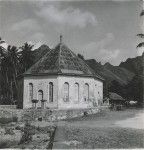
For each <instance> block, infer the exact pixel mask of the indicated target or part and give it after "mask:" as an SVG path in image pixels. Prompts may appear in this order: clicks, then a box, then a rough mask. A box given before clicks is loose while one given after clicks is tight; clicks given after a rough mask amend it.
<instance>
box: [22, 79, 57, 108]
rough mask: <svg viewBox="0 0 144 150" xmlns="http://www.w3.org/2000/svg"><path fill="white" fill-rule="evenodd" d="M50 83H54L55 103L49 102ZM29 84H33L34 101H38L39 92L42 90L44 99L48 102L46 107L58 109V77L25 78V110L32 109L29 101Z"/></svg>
mask: <svg viewBox="0 0 144 150" xmlns="http://www.w3.org/2000/svg"><path fill="white" fill-rule="evenodd" d="M49 82H52V83H53V102H49ZM29 83H32V84H33V99H38V91H39V90H42V91H43V99H44V100H47V101H46V102H45V106H46V107H47V108H56V107H57V99H58V97H57V93H58V82H57V77H56V76H42V77H40V76H32V77H24V94H23V108H30V107H32V102H31V101H30V99H29Z"/></svg>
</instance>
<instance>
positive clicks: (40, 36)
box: [29, 32, 45, 42]
mask: <svg viewBox="0 0 144 150" xmlns="http://www.w3.org/2000/svg"><path fill="white" fill-rule="evenodd" d="M44 38H45V35H44V34H43V33H41V32H36V33H34V34H33V35H32V36H30V38H29V39H30V40H32V41H37V42H38V41H39V42H40V41H41V42H42V41H44Z"/></svg>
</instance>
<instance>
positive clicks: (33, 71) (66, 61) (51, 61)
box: [24, 36, 103, 80]
mask: <svg viewBox="0 0 144 150" xmlns="http://www.w3.org/2000/svg"><path fill="white" fill-rule="evenodd" d="M48 74H52V75H55V74H57V75H58V74H59V75H75V76H91V77H97V78H99V79H101V80H103V79H102V78H101V77H100V76H98V75H96V74H95V73H94V71H93V70H92V69H91V68H90V67H89V66H88V65H87V64H86V62H85V61H84V60H82V59H80V58H79V57H78V56H77V55H76V54H74V53H73V52H72V51H71V50H70V49H69V48H68V47H67V46H66V45H65V44H64V43H63V42H62V36H60V43H59V44H58V45H57V46H56V47H55V48H54V49H52V50H50V52H48V53H46V54H45V55H44V56H43V57H42V58H41V59H40V60H39V61H38V62H36V63H35V64H34V65H33V66H32V67H31V68H30V69H28V70H27V71H26V72H25V73H24V75H48Z"/></svg>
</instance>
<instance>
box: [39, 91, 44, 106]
mask: <svg viewBox="0 0 144 150" xmlns="http://www.w3.org/2000/svg"><path fill="white" fill-rule="evenodd" d="M37 108H44V102H43V91H42V90H39V91H38V104H37Z"/></svg>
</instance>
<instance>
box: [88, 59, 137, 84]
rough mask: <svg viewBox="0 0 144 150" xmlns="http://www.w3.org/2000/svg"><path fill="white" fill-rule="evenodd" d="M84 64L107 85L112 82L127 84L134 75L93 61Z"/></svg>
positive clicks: (108, 64) (122, 69)
mask: <svg viewBox="0 0 144 150" xmlns="http://www.w3.org/2000/svg"><path fill="white" fill-rule="evenodd" d="M86 63H87V64H88V65H89V66H90V67H91V68H92V69H93V70H94V71H95V72H96V73H97V74H99V75H101V76H102V77H103V78H104V79H105V80H106V81H107V82H108V83H110V82H112V81H113V80H115V81H117V82H118V83H119V84H121V85H126V84H128V82H129V81H131V80H132V78H133V77H134V75H135V74H134V73H133V72H131V71H129V70H127V69H125V68H123V67H119V66H113V65H111V64H110V63H106V64H104V65H102V64H101V63H98V62H97V61H96V60H94V59H89V60H86Z"/></svg>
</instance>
